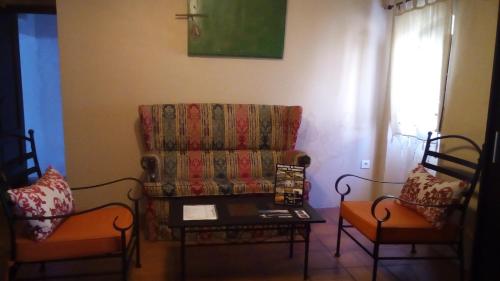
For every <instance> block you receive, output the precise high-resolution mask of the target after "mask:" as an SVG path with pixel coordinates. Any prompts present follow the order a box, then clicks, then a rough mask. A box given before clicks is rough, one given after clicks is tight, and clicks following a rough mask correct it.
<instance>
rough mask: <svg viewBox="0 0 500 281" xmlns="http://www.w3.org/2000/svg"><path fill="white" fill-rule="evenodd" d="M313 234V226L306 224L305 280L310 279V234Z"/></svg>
mask: <svg viewBox="0 0 500 281" xmlns="http://www.w3.org/2000/svg"><path fill="white" fill-rule="evenodd" d="M310 233H311V225H310V224H308V223H306V228H305V237H304V239H305V241H304V242H305V243H304V247H305V251H304V280H307V277H308V268H309V234H310Z"/></svg>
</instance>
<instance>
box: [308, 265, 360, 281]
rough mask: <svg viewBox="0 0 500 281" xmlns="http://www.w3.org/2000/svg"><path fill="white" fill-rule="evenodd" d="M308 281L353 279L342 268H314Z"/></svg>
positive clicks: (352, 280)
mask: <svg viewBox="0 0 500 281" xmlns="http://www.w3.org/2000/svg"><path fill="white" fill-rule="evenodd" d="M309 279H310V281H354V279H353V277H352V276H351V275H350V274H349V272H347V270H345V269H343V268H340V267H338V268H334V269H322V270H315V271H314V274H311V276H310V278H309Z"/></svg>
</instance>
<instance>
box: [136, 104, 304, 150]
mask: <svg viewBox="0 0 500 281" xmlns="http://www.w3.org/2000/svg"><path fill="white" fill-rule="evenodd" d="M139 116H140V120H141V127H142V132H143V138H144V144H145V149H146V151H176V150H177V151H188V150H236V149H250V150H252V149H254V150H261V149H266V150H292V149H294V148H295V143H296V140H297V131H298V129H299V126H300V121H301V117H302V108H301V107H300V106H282V105H256V104H157V105H141V106H139Z"/></svg>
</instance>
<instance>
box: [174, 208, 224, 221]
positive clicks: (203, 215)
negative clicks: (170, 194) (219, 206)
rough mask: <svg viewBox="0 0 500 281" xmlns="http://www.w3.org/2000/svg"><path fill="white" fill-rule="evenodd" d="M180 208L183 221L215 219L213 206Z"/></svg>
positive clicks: (215, 214)
mask: <svg viewBox="0 0 500 281" xmlns="http://www.w3.org/2000/svg"><path fill="white" fill-rule="evenodd" d="M182 207H183V208H182V211H183V219H184V220H185V221H194V220H216V219H217V212H216V211H215V205H184V206H182Z"/></svg>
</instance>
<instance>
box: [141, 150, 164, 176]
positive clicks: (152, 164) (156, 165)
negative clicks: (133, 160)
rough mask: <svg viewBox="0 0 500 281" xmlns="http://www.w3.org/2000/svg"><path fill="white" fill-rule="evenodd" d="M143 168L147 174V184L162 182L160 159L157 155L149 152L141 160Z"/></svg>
mask: <svg viewBox="0 0 500 281" xmlns="http://www.w3.org/2000/svg"><path fill="white" fill-rule="evenodd" d="M141 166H142V169H143V170H144V172H145V173H146V179H145V181H146V182H156V181H159V180H160V177H161V174H160V157H159V155H158V154H157V153H153V152H148V153H146V154H144V155H143V156H142V158H141Z"/></svg>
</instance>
